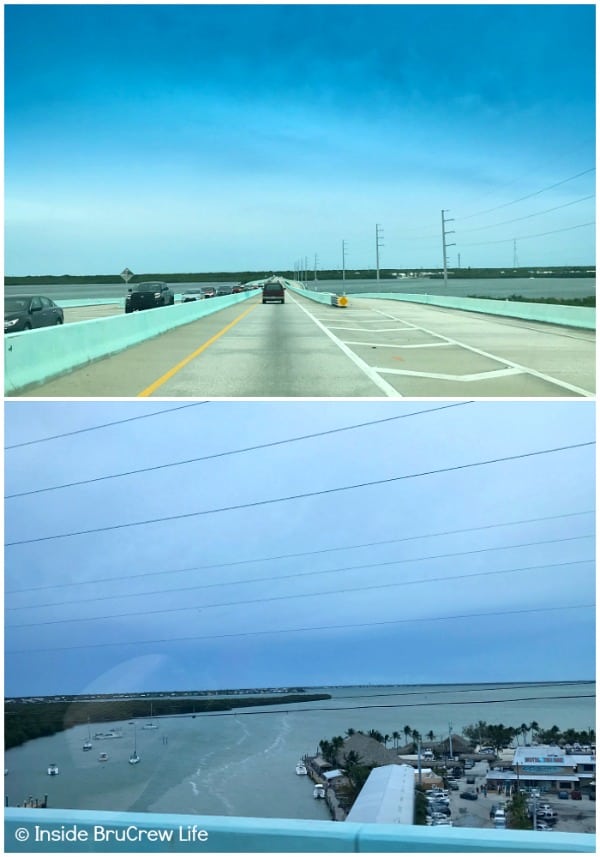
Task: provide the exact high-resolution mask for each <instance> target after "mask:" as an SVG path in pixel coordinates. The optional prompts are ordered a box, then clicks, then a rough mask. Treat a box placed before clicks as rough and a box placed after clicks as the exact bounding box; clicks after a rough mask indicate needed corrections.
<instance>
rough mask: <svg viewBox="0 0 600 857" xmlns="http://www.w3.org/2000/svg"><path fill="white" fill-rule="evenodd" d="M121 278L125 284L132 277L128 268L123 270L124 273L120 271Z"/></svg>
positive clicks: (131, 272)
mask: <svg viewBox="0 0 600 857" xmlns="http://www.w3.org/2000/svg"><path fill="white" fill-rule="evenodd" d="M121 277H123V279H124V280H125V282H126V283H128V282H129V280H130V279H131V278H132V277H133V271H130V270H129V268H125V270H124V271H121Z"/></svg>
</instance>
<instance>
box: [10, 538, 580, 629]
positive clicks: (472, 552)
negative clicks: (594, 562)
mask: <svg viewBox="0 0 600 857" xmlns="http://www.w3.org/2000/svg"><path fill="white" fill-rule="evenodd" d="M593 537H594V534H593V533H589V534H587V533H586V534H584V535H580V536H566V537H563V538H556V539H541V540H538V541H534V542H520V543H519V544H512V545H494V546H493V547H487V548H474V549H473V550H467V551H452V552H450V553H441V554H432V555H429V556H418V557H406V558H403V559H392V560H384V561H382V562H367V563H361V564H360V565H350V566H344V567H343V568H329V569H320V570H318V571H298V572H291V573H290V574H281V575H277V577H273V576H263V577H255V578H248V579H245V580H234V581H218V582H217V583H199V584H194V585H193V586H177V588H176V589H154V590H147V591H139V592H131V593H119V594H114V595H95V596H93V597H92V598H76V599H70V600H65V601H51V602H48V603H46V604H26V605H23V606H19V607H6V606H5V608H4V609H5V612H14V611H16V610H40V609H43V608H46V607H66V606H68V605H70V604H90V603H92V602H94V601H114V600H117V599H118V600H122V599H123V598H139V597H140V596H144V597H147V596H150V595H165V594H179V593H181V592H192V591H195V590H198V589H214V588H216V587H218V586H244V585H249V584H253V583H266V582H269V583H279V582H281V581H283V580H291V579H293V578H300V579H304V578H309V577H316V576H319V575H322V574H340V573H341V572H346V571H361V570H363V569H366V568H384V567H389V566H394V565H406V564H409V563H413V562H427V561H429V560H432V559H450V558H455V557H459V556H474V555H476V554H482V553H493V552H494V551H500V550H514V549H515V548H524V547H538V546H540V545H548V544H561V543H564V542H575V541H582V540H583V539H591V538H593ZM578 562H589V560H578ZM475 576H477V575H475ZM129 580H130V578H127V581H128V582H129ZM339 591H340V592H342V591H343V590H339ZM265 600H268V599H265ZM210 606H212V605H210ZM220 606H222V605H220ZM227 606H230V605H229V604H228V605H227ZM142 612H144V614H145V613H146V611H145V610H144V611H142ZM115 615H134V614H115ZM101 618H103V619H106V618H110V617H106V616H103V617H101ZM34 624H38V623H34ZM6 627H9V626H6ZM10 627H17V626H10ZM19 627H21V626H19Z"/></svg>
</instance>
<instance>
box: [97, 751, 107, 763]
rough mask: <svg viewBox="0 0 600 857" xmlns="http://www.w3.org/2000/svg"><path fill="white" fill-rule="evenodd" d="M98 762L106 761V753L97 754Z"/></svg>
mask: <svg viewBox="0 0 600 857" xmlns="http://www.w3.org/2000/svg"><path fill="white" fill-rule="evenodd" d="M98 761H99V762H108V753H100V755H99V756H98Z"/></svg>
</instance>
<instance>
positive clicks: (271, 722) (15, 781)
mask: <svg viewBox="0 0 600 857" xmlns="http://www.w3.org/2000/svg"><path fill="white" fill-rule="evenodd" d="M323 690H324V691H326V692H328V693H331V694H332V699H331V700H327V701H325V702H316V703H304V704H302V705H299V706H295V707H293V708H292V707H287V708H286V707H284V706H275V707H271V706H269V707H265V708H251V709H250V708H249V709H241V710H239V711H237V712H235V713H234V714H227V715H197V716H196V717H195V718H192V717H179V718H168V719H158V720H157V721H156V722H159V724H160V726H159V728H158V729H156V730H144V729H140V728H138V729H137V748H138V753H139V755H140V756H141V762H140V763H139V765H129V764H128V761H127V760H128V757H129V754H130V752H131V750H132V748H133V731H134V729H133V726H130V725H129V723H127V722H124V723H120V724H110V726H116V725H118V726H120V727H121V728H122V729H123V733H124V737H123V738H121V739H113V740H104V741H94V742H93V743H94V749H93V750H92V751H90V752H86V753H84V752H83V751H82V749H81V746H82V744H83V742H84V740H85V739H86V736H87V726H78V727H75V728H73V729H70V730H68V731H67V732H62V733H60V734H57V735H53V736H51V737H49V738H40V739H38V740H36V741H31V742H29V743H28V744H25V745H24V746H22V747H17V748H15V749H13V750H9V751H8V752H7V753H6V767H7V768H8V769H9V773H8V775H7V776H6V777H5V792H6V794H7V796H8V801H9V804H10V805H16V804H17V803H21V802H22V801H23V799H25V798H26V797H28V796H29V795H33V796H34V797H43V796H44V795H45V794H47V795H48V805H49V806H51V807H68V808H72V809H95V810H124V811H139V812H162V813H171V812H174V813H197V814H201V815H230V816H234V815H235V816H254V817H263V818H268V817H275V818H276V817H279V818H317V819H318V818H321V819H325V818H329V815H328V812H327V809H326V807H325V806H324V805H323V802H321V801H315V800H314V799H313V797H312V788H311V785H310V782H309V780H308V778H307V777H298V776H296V774H295V771H294V767H295V764H296V762H297V761H298V759H299V758H300V757H301V756H302V755H303V754H305V753H313V752H315V750H316V748H317V745H318V742H319V741H320V740H321V739H322V738H331V737H333V736H334V735H339V734H342V735H343V734H344V733H345V732H346V730H347V729H348V728H350V727H352V728H354V729H362V730H364V731H368V730H369V729H371V728H373V729H378V730H379V731H380V732H382V733H383V734H386V733H387V734H390V735H391V734H392V732H394V731H396V732H399V733H401V734H402V730H403V728H404V726H405V725H409V726H410V727H411V728H413V729H418V730H419V731H420V732H421V733H422V734H426V733H427V732H429V731H430V730H433V732H434V733H436V735H442V734H443V735H446V734H447V732H448V724H449V722H451V723H452V724H453V732H455V733H460V732H461V731H462V727H463V726H466V725H468V724H470V723H475V722H477V721H478V720H485V721H487V722H489V723H504V724H505V725H511V726H512V725H514V726H520V725H521V723H524V722H525V723H530V722H531V721H533V720H536V721H537V722H538V723H539V724H540V726H541V727H542V728H549V727H550V726H552V725H554V724H556V725H557V726H558V727H559V728H561V729H567V728H569V727H573V728H575V729H588V728H590V727H593V726H594V724H595V685H594V684H592V683H583V684H544V685H523V684H521V685H517V684H516V683H515V685H512V686H509V685H501V686H499V685H453V686H442V685H430V686H422V687H414V686H413V687H352V688H334V689H327V688H324V689H323ZM556 697H562V698H561V699H557V698H556ZM577 697H579V698H577ZM108 728H109V724H101V725H98V726H97V727H94V725H93V724H92V730H91V731H92V734H93V733H94V732H95V731H107V729H108ZM388 746H391V743H390V744H389V745H388ZM102 751H105V752H107V753H108V754H109V760H108V762H105V763H100V762H98V754H99V753H100V752H102ZM52 762H55V763H56V764H57V765H58V766H59V769H60V774H59V776H57V777H49V776H48V775H47V773H46V769H47V767H48V765H49V764H50V763H52Z"/></svg>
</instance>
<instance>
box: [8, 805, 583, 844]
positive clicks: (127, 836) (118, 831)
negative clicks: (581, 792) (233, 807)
mask: <svg viewBox="0 0 600 857" xmlns="http://www.w3.org/2000/svg"><path fill="white" fill-rule="evenodd" d="M4 833H5V838H4V849H5V852H7V853H14V852H21V853H23V852H25V853H32V852H41V851H44V852H58V853H67V852H68V853H72V852H76V853H81V852H86V851H96V852H112V853H114V852H123V851H135V852H145V853H149V852H152V853H154V852H163V851H164V852H167V851H168V852H188V851H189V852H194V853H198V852H202V851H204V852H208V853H238V852H242V853H248V852H254V853H256V852H262V853H275V852H276V853H290V852H296V853H298V852H300V853H315V852H317V853H349V852H367V853H384V852H386V853H396V854H397V853H400V852H412V853H415V852H417V853H430V854H431V853H437V852H452V853H461V854H465V853H527V852H530V853H546V854H549V853H565V852H568V853H579V852H581V853H595V847H596V837H595V836H593V835H591V834H584V833H562V832H555V831H551V832H544V831H528V830H506V829H505V830H490V829H481V830H480V829H475V828H458V827H454V828H453V827H444V826H439V827H421V826H415V825H400V824H358V823H354V824H353V823H350V822H334V821H309V820H301V819H276V818H224V817H220V816H198V815H166V814H155V813H127V812H93V811H86V810H70V809H26V808H23V807H20V808H19V807H9V808H7V809H6V810H5V831H4Z"/></svg>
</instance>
